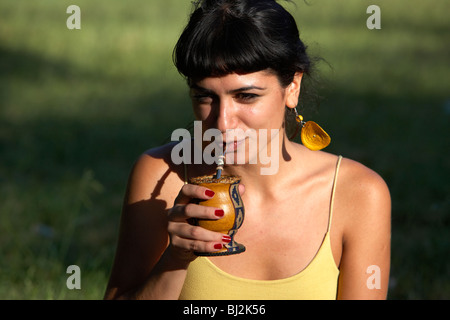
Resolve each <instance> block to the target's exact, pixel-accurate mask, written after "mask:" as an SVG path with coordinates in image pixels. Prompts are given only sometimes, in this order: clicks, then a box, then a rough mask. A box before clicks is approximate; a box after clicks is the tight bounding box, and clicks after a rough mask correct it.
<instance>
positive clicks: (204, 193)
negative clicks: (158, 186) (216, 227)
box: [167, 184, 231, 261]
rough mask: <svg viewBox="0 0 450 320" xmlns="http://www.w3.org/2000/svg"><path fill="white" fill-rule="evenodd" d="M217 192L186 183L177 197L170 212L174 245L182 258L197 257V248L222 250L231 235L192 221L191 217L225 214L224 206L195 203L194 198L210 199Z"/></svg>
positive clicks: (204, 250) (213, 217)
mask: <svg viewBox="0 0 450 320" xmlns="http://www.w3.org/2000/svg"><path fill="white" fill-rule="evenodd" d="M213 197H214V192H213V191H212V190H209V189H208V188H205V187H202V186H197V185H192V184H185V185H184V186H183V187H182V188H181V190H180V193H179V194H178V196H177V198H176V199H175V204H174V206H173V207H172V208H171V209H169V211H168V227H167V229H168V232H169V236H170V246H169V249H171V250H172V251H173V252H172V254H175V255H176V256H177V257H178V258H181V259H183V260H191V261H192V260H194V259H195V257H196V256H195V255H194V251H198V252H215V251H219V250H220V249H222V246H223V245H224V244H227V243H228V242H230V240H231V238H230V237H229V236H228V235H225V234H223V233H220V232H214V231H210V230H207V229H204V228H202V227H199V226H195V225H192V224H190V223H189V219H193V218H194V219H209V220H218V219H220V218H222V217H223V216H224V212H223V210H222V209H220V208H214V207H207V206H202V205H198V204H195V203H192V202H191V201H192V199H200V200H208V199H211V198H213Z"/></svg>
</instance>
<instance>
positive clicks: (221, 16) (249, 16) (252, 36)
mask: <svg viewBox="0 0 450 320" xmlns="http://www.w3.org/2000/svg"><path fill="white" fill-rule="evenodd" d="M173 60H174V63H175V66H176V67H177V69H178V71H179V72H180V73H181V74H182V75H184V76H185V77H186V78H187V79H188V81H190V80H192V79H203V78H205V77H208V76H222V75H226V74H229V73H232V72H238V73H250V72H256V71H261V70H265V69H269V70H271V71H273V72H274V73H275V74H276V75H277V76H278V79H279V81H280V84H281V85H282V86H283V87H286V86H288V85H289V84H290V83H291V82H292V80H293V76H294V74H295V72H298V71H300V72H303V73H305V74H308V73H309V71H310V64H311V63H310V59H309V58H308V55H307V54H306V47H305V45H304V44H303V42H302V41H301V40H300V38H299V32H298V28H297V24H296V22H295V20H294V18H293V17H292V15H291V14H290V13H289V12H287V11H286V10H285V9H284V8H283V7H282V6H281V5H280V4H278V3H277V2H276V1H275V0H203V1H202V0H200V1H198V2H197V3H195V4H194V11H193V13H192V14H191V17H190V20H189V23H188V25H187V26H186V28H185V29H184V31H183V33H182V34H181V36H180V38H179V40H178V42H177V44H176V46H175V49H174V52H173Z"/></svg>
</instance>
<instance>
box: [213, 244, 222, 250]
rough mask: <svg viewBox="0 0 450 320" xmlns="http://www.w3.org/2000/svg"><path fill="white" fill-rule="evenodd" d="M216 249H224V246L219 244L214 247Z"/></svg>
mask: <svg viewBox="0 0 450 320" xmlns="http://www.w3.org/2000/svg"><path fill="white" fill-rule="evenodd" d="M214 249H222V245H221V244H220V243H217V244H215V245H214Z"/></svg>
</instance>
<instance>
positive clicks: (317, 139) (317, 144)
mask: <svg viewBox="0 0 450 320" xmlns="http://www.w3.org/2000/svg"><path fill="white" fill-rule="evenodd" d="M294 111H295V120H296V121H297V123H298V125H297V129H296V130H295V133H294V135H293V136H292V137H291V139H293V138H294V137H295V136H296V135H297V133H298V130H299V127H300V126H301V127H302V131H301V133H300V138H301V140H302V143H303V145H304V146H305V147H307V148H308V149H309V150H313V151H317V150H321V149H323V148H325V147H327V146H328V145H329V144H330V142H331V138H330V136H329V135H328V133H326V132H325V130H323V129H322V128H321V127H320V126H319V125H318V124H317V123H315V122H314V121H307V122H305V121H303V117H302V116H301V115H299V114H298V113H297V109H296V108H294Z"/></svg>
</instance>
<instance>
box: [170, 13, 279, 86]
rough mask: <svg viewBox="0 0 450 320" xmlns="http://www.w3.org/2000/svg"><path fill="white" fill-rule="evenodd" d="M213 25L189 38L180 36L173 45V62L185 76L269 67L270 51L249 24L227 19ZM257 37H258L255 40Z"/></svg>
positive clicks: (239, 71) (197, 76)
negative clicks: (214, 26)
mask: <svg viewBox="0 0 450 320" xmlns="http://www.w3.org/2000/svg"><path fill="white" fill-rule="evenodd" d="M215 23H216V28H215V29H212V30H211V29H208V30H207V29H206V28H205V29H203V30H198V32H197V34H195V36H194V37H192V38H190V39H186V40H187V43H186V42H183V40H184V39H182V38H180V41H179V42H178V44H177V46H176V49H175V55H174V60H175V65H176V67H177V68H178V70H179V72H180V73H181V74H183V75H184V76H185V77H187V78H191V79H202V78H205V77H208V76H222V75H226V74H229V73H232V72H238V73H249V72H255V71H259V70H264V69H267V68H269V67H270V65H271V63H270V62H269V60H270V54H268V52H266V51H268V50H267V49H265V48H264V45H263V44H262V43H261V41H260V37H258V36H257V35H256V34H257V33H258V30H254V28H252V25H247V26H246V25H245V24H246V23H245V21H242V20H237V19H236V20H234V21H233V20H229V21H226V22H224V23H223V24H222V26H220V27H218V26H217V21H215ZM256 39H258V40H256Z"/></svg>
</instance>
